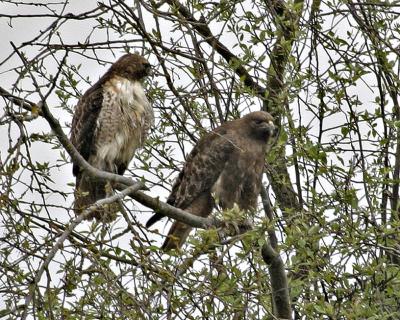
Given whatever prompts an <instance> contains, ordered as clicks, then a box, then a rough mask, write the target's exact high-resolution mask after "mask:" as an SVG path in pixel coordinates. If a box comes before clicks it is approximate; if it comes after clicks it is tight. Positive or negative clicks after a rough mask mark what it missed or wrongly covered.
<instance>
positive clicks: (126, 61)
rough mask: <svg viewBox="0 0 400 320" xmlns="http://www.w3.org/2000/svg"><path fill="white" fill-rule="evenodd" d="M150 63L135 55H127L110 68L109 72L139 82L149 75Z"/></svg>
mask: <svg viewBox="0 0 400 320" xmlns="http://www.w3.org/2000/svg"><path fill="white" fill-rule="evenodd" d="M150 69H151V65H150V63H149V62H148V61H147V60H146V59H145V58H143V57H142V56H141V55H139V54H137V53H134V54H132V53H127V54H125V55H123V56H122V57H121V58H119V59H118V60H117V61H116V62H115V63H114V64H113V65H112V66H111V68H110V72H111V73H114V74H116V75H119V76H121V77H124V78H126V79H129V80H141V79H143V78H144V77H146V76H148V75H149V73H150Z"/></svg>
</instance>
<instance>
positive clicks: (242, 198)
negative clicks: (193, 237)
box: [146, 111, 278, 251]
mask: <svg viewBox="0 0 400 320" xmlns="http://www.w3.org/2000/svg"><path fill="white" fill-rule="evenodd" d="M277 132H278V130H277V127H276V126H275V125H274V123H273V118H272V116H271V115H270V114H269V113H267V112H264V111H257V112H252V113H249V114H247V115H246V116H244V117H242V118H240V119H237V120H234V121H230V122H226V123H224V124H222V125H221V126H220V127H218V128H216V129H214V130H213V131H211V132H209V133H207V134H206V135H204V136H203V137H202V138H201V139H200V140H199V141H198V143H197V144H196V146H195V147H194V148H193V150H192V151H191V153H190V154H189V156H188V158H187V161H186V163H185V165H184V167H183V169H182V170H181V172H180V173H179V176H178V178H177V179H176V181H175V183H174V185H173V187H172V191H171V194H170V195H169V197H168V199H167V203H168V204H170V205H172V206H175V207H177V208H180V209H184V210H186V211H188V212H190V213H192V214H194V215H198V216H201V217H207V216H208V215H209V214H210V213H211V211H212V209H213V207H214V199H216V200H217V201H218V202H219V205H220V206H221V208H222V209H228V208H232V207H233V206H234V204H235V203H236V205H237V206H238V207H239V208H240V209H241V210H254V209H255V208H256V205H257V197H258V194H259V193H260V188H261V180H262V173H263V168H264V162H265V156H266V152H267V151H268V150H269V148H270V146H271V145H272V144H273V142H274V141H275V137H276V136H277ZM162 217H163V215H162V214H160V213H156V214H154V215H153V216H152V217H151V218H150V219H149V221H148V222H147V224H146V227H150V226H151V225H152V224H154V223H155V222H157V221H158V220H160V219H161V218H162ZM191 229H192V228H191V227H190V226H188V225H186V224H184V223H182V222H179V221H175V222H174V223H173V224H172V226H171V229H170V230H169V233H168V236H167V238H166V240H165V242H164V244H163V246H162V249H163V250H164V251H168V250H171V249H178V248H180V247H181V246H182V244H183V243H184V242H185V240H186V238H187V236H188V235H189V233H190V230H191Z"/></svg>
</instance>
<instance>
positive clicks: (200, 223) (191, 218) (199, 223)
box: [0, 88, 223, 229]
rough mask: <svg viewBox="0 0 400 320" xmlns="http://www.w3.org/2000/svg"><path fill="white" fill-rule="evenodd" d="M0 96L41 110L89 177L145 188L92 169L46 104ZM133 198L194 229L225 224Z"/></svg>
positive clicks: (147, 199) (140, 196) (3, 93)
mask: <svg viewBox="0 0 400 320" xmlns="http://www.w3.org/2000/svg"><path fill="white" fill-rule="evenodd" d="M0 89H1V90H0V95H1V96H3V97H4V98H6V99H8V100H10V101H11V102H13V103H16V104H18V105H21V104H24V105H25V107H28V106H30V108H31V109H32V107H37V108H39V114H40V115H42V116H43V117H44V118H45V119H46V120H47V122H48V123H49V125H50V127H51V129H52V130H53V132H54V134H55V135H56V136H57V138H58V140H59V141H60V143H61V144H62V146H63V147H64V148H65V150H66V151H67V152H68V154H69V155H70V157H71V159H72V161H73V162H74V163H77V164H78V165H79V167H80V168H82V169H83V170H85V171H86V172H87V173H88V174H89V175H91V176H93V177H95V178H97V179H103V180H107V181H112V182H115V183H116V184H118V186H119V188H118V189H119V190H123V189H125V188H126V187H127V186H135V185H138V184H140V185H141V189H143V188H144V185H143V184H142V183H141V182H136V181H134V180H132V179H130V178H127V177H124V176H121V175H117V174H113V173H110V172H106V171H101V170H99V169H96V168H95V167H92V166H91V165H90V164H89V163H88V162H87V161H86V160H85V159H84V158H83V157H82V156H81V155H80V153H79V152H78V151H77V150H76V149H75V147H74V146H73V145H72V143H71V142H70V141H69V139H68V137H67V136H66V135H65V133H64V131H63V130H62V128H61V125H60V123H59V122H58V120H57V119H55V118H54V116H53V115H52V114H51V112H50V110H49V108H48V106H47V105H46V104H43V105H40V103H39V104H38V105H36V104H35V103H33V102H29V101H27V100H23V99H21V98H18V97H15V96H13V95H11V94H10V93H8V92H7V91H6V90H4V89H2V88H0ZM131 197H132V198H133V199H135V200H136V201H138V202H140V203H141V204H143V205H145V206H146V207H149V208H151V209H153V210H154V211H155V212H159V213H162V214H163V215H165V216H167V217H169V218H172V219H176V220H178V221H181V222H183V223H186V224H188V225H190V226H192V227H195V228H203V229H207V228H210V227H211V226H216V227H219V226H223V223H222V222H220V221H217V220H216V219H213V218H202V217H198V216H195V215H193V214H191V213H189V212H187V211H184V210H181V209H178V208H175V207H173V206H171V205H169V204H167V203H165V202H162V201H160V200H159V199H158V198H153V197H151V196H149V195H147V194H145V193H143V192H140V191H137V192H135V193H133V194H131Z"/></svg>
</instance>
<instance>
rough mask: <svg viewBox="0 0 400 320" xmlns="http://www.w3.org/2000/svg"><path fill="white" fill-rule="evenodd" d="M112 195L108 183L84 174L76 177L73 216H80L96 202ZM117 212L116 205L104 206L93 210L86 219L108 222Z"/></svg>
mask: <svg viewBox="0 0 400 320" xmlns="http://www.w3.org/2000/svg"><path fill="white" fill-rule="evenodd" d="M112 194H113V193H112V189H111V185H110V184H109V183H107V182H103V181H99V180H95V179H93V178H91V177H89V176H87V175H86V174H82V175H78V176H77V177H76V186H75V202H74V211H75V214H76V215H79V214H81V213H82V212H83V210H85V209H87V208H88V207H90V206H91V205H93V204H94V203H95V202H96V201H98V200H100V199H104V198H107V197H109V196H111V195H112ZM118 211H119V209H118V204H117V203H112V204H108V205H104V206H102V207H99V208H96V209H95V210H93V211H92V212H91V213H90V215H89V216H88V217H87V219H88V220H92V219H93V218H95V219H96V220H101V221H108V222H109V221H112V220H114V219H115V217H116V213H117V212H118Z"/></svg>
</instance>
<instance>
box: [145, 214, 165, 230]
mask: <svg viewBox="0 0 400 320" xmlns="http://www.w3.org/2000/svg"><path fill="white" fill-rule="evenodd" d="M162 218H164V215H163V214H161V213H155V214H153V215H152V216H151V217H150V219H149V220H147V222H146V228H150V227H151V226H152V225H153V224H155V223H156V222H157V221H158V220H161V219H162Z"/></svg>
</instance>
